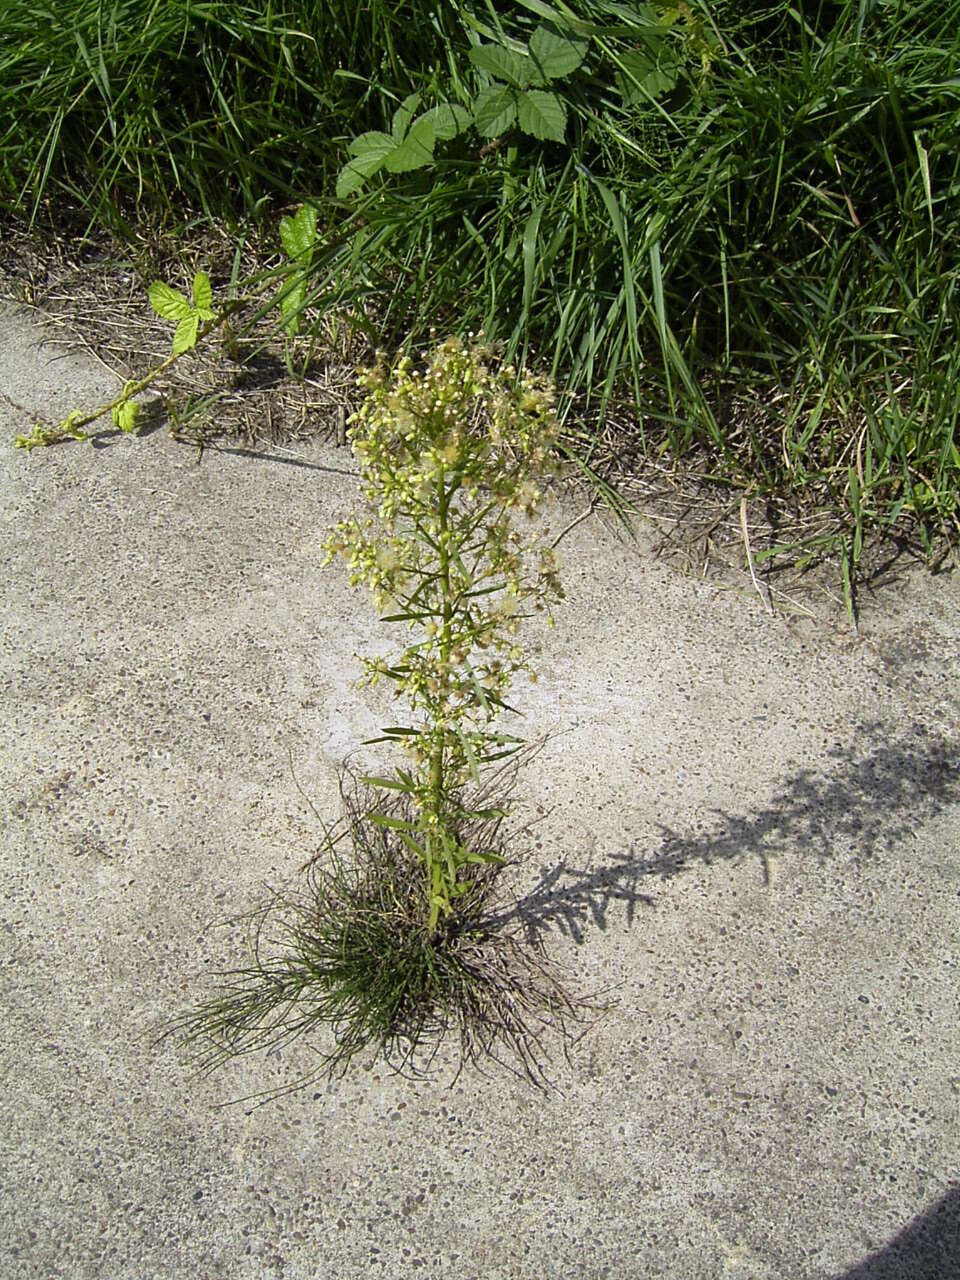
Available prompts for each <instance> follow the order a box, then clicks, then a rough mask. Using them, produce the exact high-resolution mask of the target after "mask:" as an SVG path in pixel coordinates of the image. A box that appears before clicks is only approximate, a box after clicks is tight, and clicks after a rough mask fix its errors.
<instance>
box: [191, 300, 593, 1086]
mask: <svg viewBox="0 0 960 1280" xmlns="http://www.w3.org/2000/svg"><path fill="white" fill-rule="evenodd" d="M181 305H182V306H186V305H188V304H186V302H185V300H182V299H181ZM491 357H492V353H491V352H490V351H489V350H488V349H486V348H483V347H481V346H479V345H471V346H469V347H465V346H464V345H463V344H462V343H461V342H460V341H459V340H458V339H455V338H454V339H449V340H448V341H446V342H444V343H442V344H440V345H439V346H438V347H437V348H436V349H435V350H434V351H433V353H432V354H431V357H430V359H429V360H428V362H427V363H426V365H425V367H424V368H422V369H421V368H415V367H413V365H412V362H411V361H410V360H409V359H408V358H405V359H402V360H401V361H400V362H399V363H398V364H397V365H396V367H395V368H394V369H392V370H386V369H384V368H377V369H374V370H373V371H371V372H370V373H369V374H368V376H367V377H366V379H365V381H366V385H367V388H368V392H369V394H368V397H367V399H366V401H365V402H364V404H363V406H362V407H361V408H360V410H359V411H358V413H357V414H356V415H355V417H354V419H353V424H352V427H351V442H352V446H353V450H354V453H355V454H356V455H357V457H358V459H359V460H360V464H361V476H362V480H363V484H364V489H365V492H366V496H367V499H368V502H369V503H370V505H371V508H372V514H369V515H365V516H360V517H354V518H352V519H349V520H345V521H343V522H341V523H340V524H338V525H337V526H336V528H335V529H334V530H333V531H332V533H331V535H330V537H329V539H328V542H327V551H328V557H329V559H330V560H332V559H333V558H334V557H336V556H338V555H341V554H342V555H343V556H344V557H345V558H346V559H347V561H348V564H349V566H350V569H351V581H352V583H353V584H354V585H360V584H364V585H366V586H368V587H369V588H370V589H371V591H372V592H373V594H374V597H375V599H376V601H377V604H378V605H379V607H380V612H381V617H382V620H383V621H384V622H385V623H388V624H395V625H397V624H398V625H401V626H402V627H403V628H404V630H405V631H407V632H408V633H410V632H412V633H413V634H412V636H411V637H410V641H409V643H408V644H407V646H406V648H405V649H404V650H403V652H402V653H401V654H399V655H397V656H393V657H390V658H377V659H368V660H366V661H365V664H364V665H365V669H366V677H365V682H366V683H370V684H374V683H377V682H378V681H380V680H389V681H392V682H393V684H394V686H395V693H396V695H397V696H398V697H402V698H403V699H405V701H406V703H407V705H408V710H409V713H410V722H409V723H407V724H404V725H393V726H390V727H388V728H386V729H384V730H383V736H382V737H381V738H379V739H376V741H378V742H386V743H390V744H392V745H393V746H394V747H395V748H400V749H401V750H402V752H403V755H404V757H405V761H404V764H403V765H402V766H398V767H397V768H396V769H395V771H394V773H393V774H392V775H391V776H386V775H377V776H365V777H361V778H360V779H359V783H360V786H361V787H362V788H363V790H357V791H355V792H354V793H352V794H351V795H350V797H349V798H347V799H346V815H347V816H346V821H345V826H344V828H343V829H342V830H341V831H340V833H339V834H337V835H334V834H329V833H328V834H327V838H326V840H325V842H324V848H323V850H322V851H321V856H320V858H319V859H318V860H314V861H313V862H312V863H311V876H310V880H309V884H308V888H307V890H306V891H305V893H300V894H292V895H283V894H281V895H276V896H275V897H274V898H273V900H272V901H271V902H270V903H269V904H268V906H267V907H266V908H265V909H264V910H263V911H262V912H261V913H260V914H259V915H258V916H257V917H256V924H255V928H254V935H253V942H252V947H251V951H252V957H253V960H252V964H251V965H250V966H249V967H247V968H246V969H243V970H240V971H237V972H236V973H234V974H232V975H229V982H228V986H227V990H226V992H225V993H224V994H222V995H220V996H217V997H215V998H214V999H213V1000H212V1001H209V1002H207V1004H205V1005H203V1006H201V1008H200V1009H199V1010H197V1011H196V1012H194V1013H192V1014H189V1015H187V1017H186V1018H185V1019H182V1020H181V1021H180V1022H179V1023H178V1024H176V1026H175V1030H176V1031H177V1032H178V1033H179V1034H180V1036H181V1038H182V1039H185V1040H186V1041H187V1042H188V1043H192V1042H195V1041H198V1040H199V1041H201V1042H202V1043H203V1044H204V1045H205V1046H208V1048H207V1049H206V1051H202V1052H201V1064H202V1065H204V1066H216V1065H219V1064H220V1063H221V1062H223V1061H225V1060H226V1059H227V1058H229V1057H233V1056H235V1055H237V1054H242V1053H245V1052H247V1051H248V1050H249V1049H252V1048H262V1047H264V1046H267V1045H273V1044H283V1043H285V1042H286V1041H288V1040H289V1039H295V1038H297V1037H299V1036H301V1035H303V1034H305V1033H307V1032H309V1031H311V1030H313V1029H314V1028H316V1027H318V1026H319V1025H320V1024H327V1025H328V1026H330V1027H331V1028H332V1030H333V1036H334V1048H333V1049H332V1050H330V1051H329V1052H326V1053H323V1054H322V1061H321V1068H320V1070H321V1073H322V1072H325V1071H329V1070H334V1069H336V1068H337V1067H339V1066H341V1065H344V1064H346V1063H347V1062H348V1061H349V1060H350V1059H351V1058H352V1057H353V1056H354V1054H355V1053H357V1052H358V1051H359V1050H360V1049H365V1048H367V1047H369V1046H373V1047H374V1048H375V1049H376V1050H377V1051H378V1052H380V1053H383V1054H384V1055H385V1056H386V1057H387V1059H388V1061H394V1062H396V1061H399V1063H400V1064H401V1065H402V1066H404V1067H407V1066H410V1065H411V1064H413V1063H414V1061H415V1060H416V1059H417V1057H418V1055H419V1054H420V1051H421V1050H422V1049H423V1048H424V1046H425V1044H426V1045H430V1044H432V1045H434V1046H436V1045H437V1044H438V1042H439V1037H441V1036H442V1034H443V1033H444V1032H445V1031H446V1030H447V1029H449V1028H450V1026H451V1025H453V1026H455V1027H456V1028H457V1030H458V1032H459V1042H460V1049H461V1061H463V1060H468V1059H469V1060H473V1059H475V1058H476V1057H478V1056H495V1055H496V1053H497V1052H498V1050H499V1048H500V1047H504V1046H505V1047H506V1048H507V1049H508V1050H509V1051H510V1053H511V1056H512V1058H513V1060H514V1061H519V1063H520V1065H521V1066H522V1068H523V1069H524V1070H525V1071H526V1073H527V1075H528V1076H529V1077H530V1078H531V1079H533V1080H536V1081H538V1082H542V1080H543V1078H544V1073H543V1054H542V1046H541V1041H540V1032H541V1031H542V1029H543V1028H544V1027H545V1026H547V1025H548V1024H554V1025H559V1027H560V1029H561V1031H564V1030H565V1023H564V1017H565V1015H570V1014H573V1013H574V1012H575V1009H576V1005H575V1003H574V1002H573V1001H571V1000H570V999H569V998H568V997H567V996H565V995H564V993H563V989H562V986H561V985H560V983H559V982H558V980H557V978H556V976H555V975H554V973H553V971H552V970H551V968H550V967H549V966H548V965H547V964H546V962H545V961H544V960H543V958H542V957H541V956H539V955H538V953H537V952H536V950H535V949H534V948H533V947H532V946H531V944H529V943H526V944H524V943H522V942H521V941H520V940H518V938H516V937H509V936H505V935H504V934H503V933H502V932H500V931H498V930H497V929H496V928H495V927H492V925H491V920H492V916H491V914H490V902H491V898H492V894H493V890H494V888H495V885H496V880H497V877H498V875H499V873H500V872H501V871H502V869H503V868H504V866H506V865H507V862H508V856H507V849H506V846H505V842H504V839H503V836H502V823H503V820H504V818H505V817H506V814H507V810H506V808H505V804H506V801H507V799H508V795H507V794H506V792H507V791H509V788H504V786H503V785H502V784H503V781H504V774H503V768H504V767H505V766H503V764H502V762H503V761H504V760H506V761H507V762H508V765H507V766H506V767H508V768H509V762H510V761H511V760H513V761H514V763H516V756H517V752H518V750H519V748H520V745H521V744H520V740H519V739H517V738H516V737H514V736H512V735H509V736H508V735H505V734H503V733H502V732H500V731H499V729H498V728H497V726H496V724H495V723H494V722H495V721H496V719H497V717H498V716H499V714H500V713H501V712H503V711H509V710H510V709H511V708H510V707H509V706H508V704H507V702H506V697H507V693H508V690H509V687H510V684H511V681H512V679H513V677H514V676H515V675H516V674H517V673H518V672H519V671H521V670H524V669H527V670H529V668H528V666H527V658H526V655H525V653H524V651H523V650H522V648H521V647H520V643H519V636H518V630H519V627H520V624H521V622H522V620H523V618H524V617H526V616H528V615H529V613H530V612H532V611H534V610H536V609H542V608H543V607H544V606H545V604H546V603H547V602H550V601H552V600H555V599H557V598H559V597H560V595H561V594H562V593H561V591H560V586H559V581H558V577H557V570H556V566H555V563H554V560H553V553H552V551H550V550H549V549H545V548H538V547H537V545H536V542H535V539H532V538H530V537H524V536H522V535H521V534H520V533H519V532H518V530H517V529H516V528H515V527H514V520H513V517H514V516H515V515H517V514H522V515H525V516H531V515H532V514H533V513H534V511H535V509H536V507H537V505H538V502H539V500H540V498H541V491H540V489H539V488H538V487H537V480H538V476H539V473H541V472H542V471H543V470H545V469H546V468H547V466H548V450H549V445H550V443H551V441H552V439H553V433H554V430H555V415H554V410H553V405H552V400H551V396H550V394H549V390H548V388H545V387H544V386H543V385H542V384H541V383H540V382H539V381H537V380H535V379H533V378H532V377H531V376H530V375H525V376H524V377H523V378H521V380H520V384H519V386H516V385H514V381H513V378H512V374H513V371H512V370H510V369H502V368H501V369H498V368H496V367H495V365H494V362H493V360H492V358H491ZM491 765H495V766H496V771H494V772H493V773H491V769H490V766H491ZM342 841H345V842H346V844H347V847H348V853H347V855H346V857H341V852H340V849H339V845H340V843H341V842H342ZM268 921H275V922H277V924H278V929H279V938H278V937H277V936H276V935H273V936H272V937H271V938H270V939H269V940H267V934H266V932H265V927H266V923H267V922H268ZM211 1046H212V1047H211Z"/></svg>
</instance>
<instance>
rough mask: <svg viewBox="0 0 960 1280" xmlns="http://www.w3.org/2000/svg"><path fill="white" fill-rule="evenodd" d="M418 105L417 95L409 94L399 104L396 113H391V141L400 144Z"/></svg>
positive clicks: (418, 97) (418, 96)
mask: <svg viewBox="0 0 960 1280" xmlns="http://www.w3.org/2000/svg"><path fill="white" fill-rule="evenodd" d="M419 105H420V95H419V93H411V94H409V95H408V96H407V97H406V98H404V100H403V101H402V102H401V103H400V105H399V107H397V109H396V111H395V112H394V113H393V124H392V126H391V128H392V129H393V140H394V142H402V141H403V140H404V138H405V137H406V136H407V129H408V128H409V127H410V121H411V120H412V119H413V117H414V113H415V112H416V109H417V107H418V106H419Z"/></svg>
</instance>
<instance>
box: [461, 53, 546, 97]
mask: <svg viewBox="0 0 960 1280" xmlns="http://www.w3.org/2000/svg"><path fill="white" fill-rule="evenodd" d="M469 57H470V61H471V62H472V63H473V65H474V66H475V67H479V68H480V70H481V71H486V72H488V73H489V74H490V75H492V76H496V78H497V79H498V80H506V82H507V84H512V85H513V86H514V88H515V89H520V88H522V87H523V86H524V85H525V84H527V83H528V81H529V79H530V76H531V74H532V72H533V70H534V67H533V63H532V62H531V61H530V59H529V58H528V57H527V55H526V54H525V53H514V52H513V50H512V49H505V48H504V47H503V45H500V44H481V45H478V46H476V47H475V48H473V49H471V50H470V54H469Z"/></svg>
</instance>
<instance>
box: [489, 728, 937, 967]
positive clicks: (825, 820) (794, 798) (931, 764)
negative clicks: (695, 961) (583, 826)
mask: <svg viewBox="0 0 960 1280" xmlns="http://www.w3.org/2000/svg"><path fill="white" fill-rule="evenodd" d="M958 800H960V742H958V741H955V740H953V741H952V740H950V739H948V738H946V737H944V736H942V735H940V734H937V733H933V732H930V731H928V730H927V729H925V728H923V727H922V726H918V725H914V726H912V727H911V728H909V729H907V730H905V731H903V732H901V733H900V734H898V735H896V736H891V734H890V732H889V727H888V726H886V725H884V724H882V723H879V722H876V723H867V724H861V725H859V726H857V728H856V730H855V732H854V733H853V735H852V737H851V740H850V742H849V744H848V745H846V746H842V747H835V748H833V749H832V750H830V751H829V752H828V753H827V758H826V761H825V764H824V766H823V767H822V768H820V769H815V768H805V769H800V770H798V771H797V772H795V773H793V774H792V775H791V776H789V777H788V778H787V779H786V780H785V781H784V782H783V783H782V784H781V785H780V787H779V788H778V789H777V791H776V792H775V793H774V795H773V796H772V798H771V799H770V800H769V801H767V803H765V804H764V805H762V806H761V807H760V808H758V809H756V810H755V811H754V812H753V813H750V814H746V815H741V814H735V813H727V812H724V811H722V810H717V811H716V817H715V822H714V824H713V829H712V830H710V831H707V832H702V831H697V832H695V833H693V834H685V833H683V832H681V831H678V830H676V829H674V828H672V827H670V826H667V825H665V824H659V825H660V832H661V837H660V843H659V847H658V848H657V849H655V850H652V851H650V852H643V851H642V850H638V849H637V847H636V845H635V844H634V843H631V845H630V846H629V847H628V848H627V849H625V850H622V851H616V852H614V853H612V854H611V855H608V857H607V860H606V861H605V862H604V863H603V864H602V865H599V866H587V867H575V866H571V865H570V864H569V863H568V862H566V861H565V862H562V863H561V864H560V865H559V866H555V867H552V868H549V869H545V870H543V871H542V872H541V876H540V880H539V882H538V883H537V884H536V885H535V886H534V887H533V888H532V889H530V890H529V891H528V892H527V893H526V894H524V895H523V897H521V898H519V899H517V900H516V901H515V902H514V904H513V905H511V906H508V907H506V908H504V909H502V910H501V911H500V912H498V913H496V914H495V915H494V917H493V919H492V920H491V921H490V923H491V924H496V925H499V926H501V927H502V926H504V925H506V924H509V923H516V922H522V925H523V927H524V929H525V930H526V932H527V934H528V936H531V937H538V936H539V935H540V934H541V933H542V932H543V931H545V930H547V929H550V928H554V929H558V930H559V931H561V932H562V933H565V934H568V935H569V936H570V937H572V938H573V939H574V941H575V942H577V943H581V942H582V941H583V939H584V934H585V931H586V930H587V929H588V928H590V927H593V928H599V929H606V928H607V925H608V922H609V920H610V917H611V912H612V911H613V910H614V909H615V908H620V909H623V910H625V912H626V917H627V922H628V923H629V924H631V925H632V924H633V921H634V918H635V916H636V913H637V909H638V907H641V906H643V905H651V904H652V902H653V898H652V896H651V890H652V888H653V886H654V884H655V882H656V881H657V880H669V879H672V878H673V877H674V876H677V875H679V874H680V873H681V872H682V871H684V870H685V869H687V868H689V867H692V866H694V865H696V864H698V863H699V864H702V865H705V866H710V865H712V864H713V863H716V862H723V861H733V860H742V859H743V858H745V857H748V856H754V857H757V858H758V859H759V860H760V862H761V865H762V867H763V871H764V875H765V877H769V875H770V868H771V864H772V862H773V860H774V859H779V858H796V857H803V858H810V857H816V858H817V859H818V861H819V862H820V864H821V865H823V864H825V863H826V862H828V861H830V860H831V859H833V858H835V857H837V856H840V855H846V856H847V857H849V858H853V859H854V860H855V861H856V862H857V863H858V864H862V865H867V864H869V863H870V862H872V861H874V860H876V859H877V858H878V857H880V856H881V855H882V854H883V853H884V852H887V851H889V850H890V849H891V848H892V847H893V846H894V845H895V844H897V843H898V842H900V841H902V840H903V839H904V838H906V837H907V836H908V835H909V834H910V833H912V832H913V831H914V830H916V828H917V826H918V825H920V824H921V823H923V822H925V821H927V820H929V819H931V818H933V817H935V816H936V815H937V814H938V813H940V812H941V811H942V810H943V809H944V808H946V807H947V806H948V805H950V804H953V803H956V802H957V801H958Z"/></svg>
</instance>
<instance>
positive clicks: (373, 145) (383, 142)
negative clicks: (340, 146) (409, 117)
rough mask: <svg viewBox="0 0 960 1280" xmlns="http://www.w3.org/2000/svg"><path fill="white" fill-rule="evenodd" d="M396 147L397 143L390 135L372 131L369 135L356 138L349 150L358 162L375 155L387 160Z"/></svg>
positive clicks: (377, 130) (365, 134) (364, 134)
mask: <svg viewBox="0 0 960 1280" xmlns="http://www.w3.org/2000/svg"><path fill="white" fill-rule="evenodd" d="M396 145H397V144H396V141H395V140H394V139H393V138H391V137H390V135H389V133H381V132H380V130H379V129H372V130H371V131H370V132H369V133H361V134H360V135H359V136H358V137H356V138H354V140H353V141H352V142H351V143H350V146H349V147H348V148H347V150H348V151H349V152H350V154H351V155H352V156H354V157H355V158H356V159H358V160H359V159H361V158H363V157H367V156H375V155H376V156H379V157H380V159H381V160H385V159H386V158H387V156H388V155H389V154H390V152H391V151H392V150H393V149H394V147H395V146H396Z"/></svg>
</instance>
